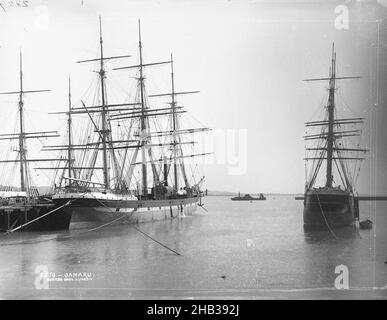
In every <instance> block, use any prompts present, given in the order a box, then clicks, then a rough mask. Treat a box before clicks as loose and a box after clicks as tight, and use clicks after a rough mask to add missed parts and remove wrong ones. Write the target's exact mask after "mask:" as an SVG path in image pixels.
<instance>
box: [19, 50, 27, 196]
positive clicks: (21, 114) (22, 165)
mask: <svg viewBox="0 0 387 320" xmlns="http://www.w3.org/2000/svg"><path fill="white" fill-rule="evenodd" d="M19 64H20V78H19V79H20V92H19V125H20V126H19V130H20V135H19V156H20V189H21V191H26V185H25V177H24V173H25V167H26V165H27V164H26V161H25V160H26V149H25V146H24V145H25V139H24V110H23V106H24V102H23V61H22V53H21V51H20V55H19Z"/></svg>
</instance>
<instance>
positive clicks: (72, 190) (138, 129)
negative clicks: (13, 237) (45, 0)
mask: <svg viewBox="0 0 387 320" xmlns="http://www.w3.org/2000/svg"><path fill="white" fill-rule="evenodd" d="M99 23H100V35H99V56H98V57H97V58H95V59H88V60H82V61H78V62H79V63H89V62H91V63H92V62H94V63H97V64H98V68H99V70H98V71H97V72H98V85H99V88H98V89H99V90H98V94H97V95H98V98H97V99H96V100H95V102H97V105H91V106H87V103H85V102H84V101H81V104H82V105H81V106H79V107H74V106H72V104H71V91H70V90H69V108H68V111H66V112H62V113H63V114H66V115H67V117H68V118H67V123H68V130H67V132H68V137H67V138H68V139H67V142H66V144H63V145H56V146H47V147H45V148H44V149H45V150H50V151H53V150H59V151H60V152H64V153H67V157H66V158H67V159H70V161H68V162H67V166H65V167H63V168H60V169H62V170H63V171H62V172H63V173H62V175H61V177H60V181H59V183H58V184H57V185H56V188H55V192H54V194H53V195H52V201H53V202H54V203H55V205H56V206H64V205H65V204H66V203H69V204H68V205H66V206H64V207H63V208H62V209H61V212H65V213H66V214H71V215H72V221H73V222H76V221H104V222H117V223H118V222H119V223H131V222H135V223H137V222H144V221H152V220H160V219H167V218H171V217H176V216H179V215H192V214H193V213H194V212H195V210H196V208H197V205H201V202H200V201H201V200H200V199H201V196H202V192H201V190H200V186H201V184H202V183H203V180H204V177H201V178H200V179H198V180H199V181H197V182H196V183H195V181H192V180H194V179H195V177H194V173H193V174H192V178H191V179H190V177H189V176H188V172H187V169H186V164H185V159H192V158H193V157H198V156H205V155H206V154H207V153H192V154H187V153H186V152H185V151H184V148H183V147H184V146H192V145H193V144H194V143H195V142H194V141H192V140H187V136H192V134H193V133H196V132H204V131H207V130H209V129H208V128H192V129H191V128H183V127H181V124H180V116H181V114H183V113H185V112H186V111H185V110H184V108H183V107H182V106H180V105H178V102H177V98H178V97H179V96H180V95H186V94H193V93H197V92H198V91H184V92H177V91H176V90H175V78H174V69H173V57H172V55H171V57H170V59H169V60H167V61H161V62H151V63H148V62H147V63H145V62H144V61H143V53H142V50H143V49H142V40H141V28H140V21H139V25H138V27H139V41H138V48H139V61H138V64H136V65H131V66H124V67H117V68H113V70H127V71H130V70H136V71H137V74H136V76H135V81H136V89H135V92H136V93H135V97H134V101H129V102H126V103H115V104H109V103H108V95H107V92H108V88H107V85H106V78H107V74H106V67H105V63H106V61H108V60H109V61H111V60H115V59H126V58H129V57H130V56H128V55H124V56H113V57H105V55H104V50H103V39H102V27H101V19H100V21H99ZM163 65H169V66H170V68H171V69H170V70H171V74H170V76H171V80H170V92H168V93H162V94H153V95H150V94H148V93H147V90H146V86H145V80H146V77H145V70H146V69H148V68H150V67H153V66H163ZM117 72H122V71H117ZM161 98H167V99H168V104H167V106H165V107H156V108H155V107H152V105H154V104H153V103H150V100H151V99H155V100H156V99H161ZM157 103H159V101H157ZM59 113H61V112H59ZM56 114H57V113H56ZM78 115H83V116H87V118H88V121H86V122H87V123H86V122H85V121H83V122H81V126H82V127H83V128H84V129H85V130H84V134H83V136H81V137H80V141H79V143H74V137H73V122H74V120H75V119H74V118H75V117H76V116H78ZM71 159H73V160H74V161H72V160H71ZM98 164H100V166H98ZM75 199H76V201H74V200H75Z"/></svg>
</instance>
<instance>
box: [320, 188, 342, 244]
mask: <svg viewBox="0 0 387 320" xmlns="http://www.w3.org/2000/svg"><path fill="white" fill-rule="evenodd" d="M315 194H316V196H317V201H318V204H319V206H320V209H321V214H322V216H323V218H324V221H325V224H326V225H327V228H328V230H329V232H330V233H331V234H332V235H333V237H334V238H335V239H336V240H337V239H338V237H337V236H336V234H335V233H334V232H333V230H332V229H331V227H330V226H329V223H328V220H327V218H326V217H325V214H324V210H323V208H322V206H321V202H320V197H319V196H318V193H317V192H315Z"/></svg>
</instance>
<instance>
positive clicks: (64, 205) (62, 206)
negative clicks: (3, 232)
mask: <svg viewBox="0 0 387 320" xmlns="http://www.w3.org/2000/svg"><path fill="white" fill-rule="evenodd" d="M72 202H73V201H68V202H66V203H65V204H63V205H61V206H60V207H58V208H55V209H54V210H51V211H50V212H47V213H45V214H44V215H42V216H40V217H37V218H35V219H33V220H31V221H29V222H27V223H25V224H22V225H21V226H18V227H16V228H15V229H11V230H8V231H7V233H12V232H15V231H17V230H20V229H22V228H24V227H26V226H28V225H30V224H31V223H34V222H36V221H38V220H40V219H42V218H44V217H46V216H48V215H49V214H51V213H54V212H55V211H58V210H59V209H62V208H64V207H66V206H68V205H70V204H71V203H72Z"/></svg>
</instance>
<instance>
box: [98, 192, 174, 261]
mask: <svg viewBox="0 0 387 320" xmlns="http://www.w3.org/2000/svg"><path fill="white" fill-rule="evenodd" d="M95 200H97V201H98V202H99V203H100V204H101V205H103V206H104V207H105V208H107V209H108V210H112V209H110V208H109V207H108V206H106V205H105V204H104V203H103V202H102V201H100V200H99V199H97V198H95ZM113 212H114V211H113ZM133 212H134V210H133V211H132V212H131V213H132V214H133ZM124 217H125V216H124ZM111 222H113V221H111ZM129 227H131V228H133V229H135V230H136V231H138V232H140V233H141V234H143V235H144V236H146V237H148V238H149V239H151V240H152V241H154V242H156V243H158V244H159V245H161V246H162V247H164V248H166V249H168V250H169V251H171V252H173V253H175V254H176V255H178V256H181V254H180V253H178V252H177V251H175V250H173V249H171V248H169V247H168V246H166V245H165V244H163V243H161V242H160V241H157V240H156V239H154V238H152V237H151V236H150V235H149V234H147V233H146V232H144V231H142V230H140V229H139V228H137V227H135V226H132V225H130V224H129Z"/></svg>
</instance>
